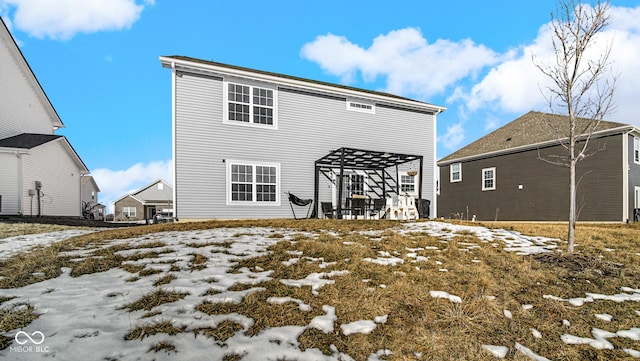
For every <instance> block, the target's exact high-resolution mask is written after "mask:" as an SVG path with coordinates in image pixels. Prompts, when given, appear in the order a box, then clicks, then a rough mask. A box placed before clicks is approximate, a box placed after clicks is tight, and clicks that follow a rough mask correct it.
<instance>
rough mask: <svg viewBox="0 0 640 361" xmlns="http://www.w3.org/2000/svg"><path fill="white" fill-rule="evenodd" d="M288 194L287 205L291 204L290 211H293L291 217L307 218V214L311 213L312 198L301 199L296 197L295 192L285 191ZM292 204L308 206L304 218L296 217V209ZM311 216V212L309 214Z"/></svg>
mask: <svg viewBox="0 0 640 361" xmlns="http://www.w3.org/2000/svg"><path fill="white" fill-rule="evenodd" d="M286 193H287V194H288V195H289V206H291V212H292V213H293V218H294V219H304V218H309V215H310V214H311V209H312V208H313V207H312V206H313V199H301V198H299V197H297V196H296V195H295V194H293V193H289V192H286ZM293 205H296V206H299V207H306V206H309V209H308V210H307V216H306V217H304V218H298V217H296V211H295V210H294V209H293ZM311 215H312V216H313V214H311Z"/></svg>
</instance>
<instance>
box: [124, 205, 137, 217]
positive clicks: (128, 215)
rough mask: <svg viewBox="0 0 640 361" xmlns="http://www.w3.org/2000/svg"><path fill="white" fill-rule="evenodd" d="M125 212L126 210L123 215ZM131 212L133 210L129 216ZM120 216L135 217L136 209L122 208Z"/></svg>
mask: <svg viewBox="0 0 640 361" xmlns="http://www.w3.org/2000/svg"><path fill="white" fill-rule="evenodd" d="M125 210H126V214H125ZM131 210H133V214H131ZM122 216H123V217H137V216H138V209H137V208H136V207H129V206H127V207H122Z"/></svg>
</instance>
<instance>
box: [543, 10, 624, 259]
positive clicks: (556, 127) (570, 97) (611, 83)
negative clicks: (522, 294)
mask: <svg viewBox="0 0 640 361" xmlns="http://www.w3.org/2000/svg"><path fill="white" fill-rule="evenodd" d="M609 9H610V3H609V1H608V0H607V1H604V2H602V1H598V2H597V3H596V4H595V5H588V4H584V3H582V1H581V0H577V1H576V0H558V3H557V9H556V13H555V14H551V29H552V30H553V50H554V52H555V61H552V62H551V63H550V64H545V63H542V62H539V61H537V59H536V58H535V57H534V59H533V61H534V64H535V66H536V67H537V68H538V69H539V70H540V71H541V72H542V73H543V74H544V75H545V76H546V77H548V78H549V79H550V80H551V84H552V85H551V86H549V87H547V88H546V89H544V90H545V91H543V94H544V96H545V98H546V100H547V102H548V104H549V107H550V109H551V110H552V113H554V112H556V111H558V112H562V113H565V115H566V116H565V117H563V118H562V119H566V121H560V122H557V121H556V122H552V121H550V122H549V125H550V126H551V127H552V129H553V131H554V132H556V134H557V139H558V142H559V144H560V145H561V146H562V147H563V148H564V149H565V150H566V153H565V154H564V155H563V156H559V157H555V158H546V159H543V160H544V161H546V162H548V163H552V164H557V165H562V166H565V167H568V168H569V192H570V196H569V199H570V201H569V202H570V204H569V230H568V237H567V241H568V245H567V251H568V252H569V253H571V252H573V251H574V241H575V230H576V220H577V208H576V189H577V187H576V164H577V163H578V162H579V161H581V160H583V159H585V158H587V157H588V156H589V155H591V154H592V153H590V151H589V142H590V140H591V137H592V135H593V132H594V131H595V130H596V128H597V127H598V125H599V123H600V120H601V119H603V118H604V117H605V115H606V114H607V113H609V112H610V111H611V110H612V107H613V94H614V90H615V83H616V77H615V76H612V75H611V74H610V68H611V63H610V61H609V55H610V54H611V44H607V45H606V47H604V50H602V51H601V52H600V53H599V55H598V56H596V57H595V59H594V57H593V56H592V55H593V53H594V51H595V50H594V49H593V45H594V43H595V40H596V35H597V34H598V33H599V32H600V31H601V30H603V29H604V28H605V27H606V26H607V25H608V24H609V22H610V15H609ZM590 55H591V57H589V56H590ZM552 118H555V117H552ZM541 159H542V158H541Z"/></svg>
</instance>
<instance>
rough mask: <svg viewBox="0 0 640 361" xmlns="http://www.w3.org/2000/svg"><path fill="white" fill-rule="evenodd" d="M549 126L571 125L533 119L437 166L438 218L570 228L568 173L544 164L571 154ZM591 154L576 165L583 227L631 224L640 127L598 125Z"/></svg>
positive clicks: (558, 119)
mask: <svg viewBox="0 0 640 361" xmlns="http://www.w3.org/2000/svg"><path fill="white" fill-rule="evenodd" d="M549 122H551V124H555V125H560V126H561V125H562V124H566V122H567V118H566V117H565V116H560V115H554V114H547V113H539V112H529V113H527V114H525V115H523V116H521V117H520V118H518V119H516V120H514V121H512V122H511V123H508V124H506V125H505V126H503V127H502V128H499V129H497V130H495V131H493V132H492V133H490V134H488V135H486V136H484V137H482V138H480V139H478V140H477V141H475V142H473V143H471V144H469V145H467V146H466V147H464V148H462V149H460V150H458V151H456V152H454V153H452V154H450V155H448V156H446V157H444V158H442V159H441V160H440V161H438V166H439V168H440V181H439V184H440V195H439V197H438V199H439V209H438V216H440V217H445V218H463V219H472V218H475V219H477V220H518V221H566V220H567V219H568V214H569V208H568V205H569V198H568V197H569V170H568V168H567V167H563V166H557V165H553V164H549V163H548V162H544V161H542V160H541V159H540V158H544V159H559V158H557V157H558V156H563V155H566V150H565V149H564V148H562V146H561V145H560V143H559V141H558V139H557V135H556V133H555V132H554V131H553V129H552V127H550V126H549V124H550V123H549ZM588 153H589V156H588V157H587V158H585V159H583V160H582V161H580V162H578V166H577V179H578V180H579V185H578V189H577V202H578V204H577V206H578V209H579V211H578V213H579V214H578V220H579V221H612V222H625V221H627V220H633V219H634V213H637V212H638V210H639V209H640V131H639V130H638V128H636V127H634V126H632V125H627V124H622V123H615V122H608V121H601V122H600V125H599V126H598V128H597V129H596V131H595V132H594V133H593V137H592V139H591V141H590V142H589V152H588ZM554 157H555V158H554Z"/></svg>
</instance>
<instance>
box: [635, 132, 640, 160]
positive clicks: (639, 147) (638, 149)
mask: <svg viewBox="0 0 640 361" xmlns="http://www.w3.org/2000/svg"><path fill="white" fill-rule="evenodd" d="M633 161H634V163H637V164H640V139H639V138H636V137H633Z"/></svg>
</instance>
